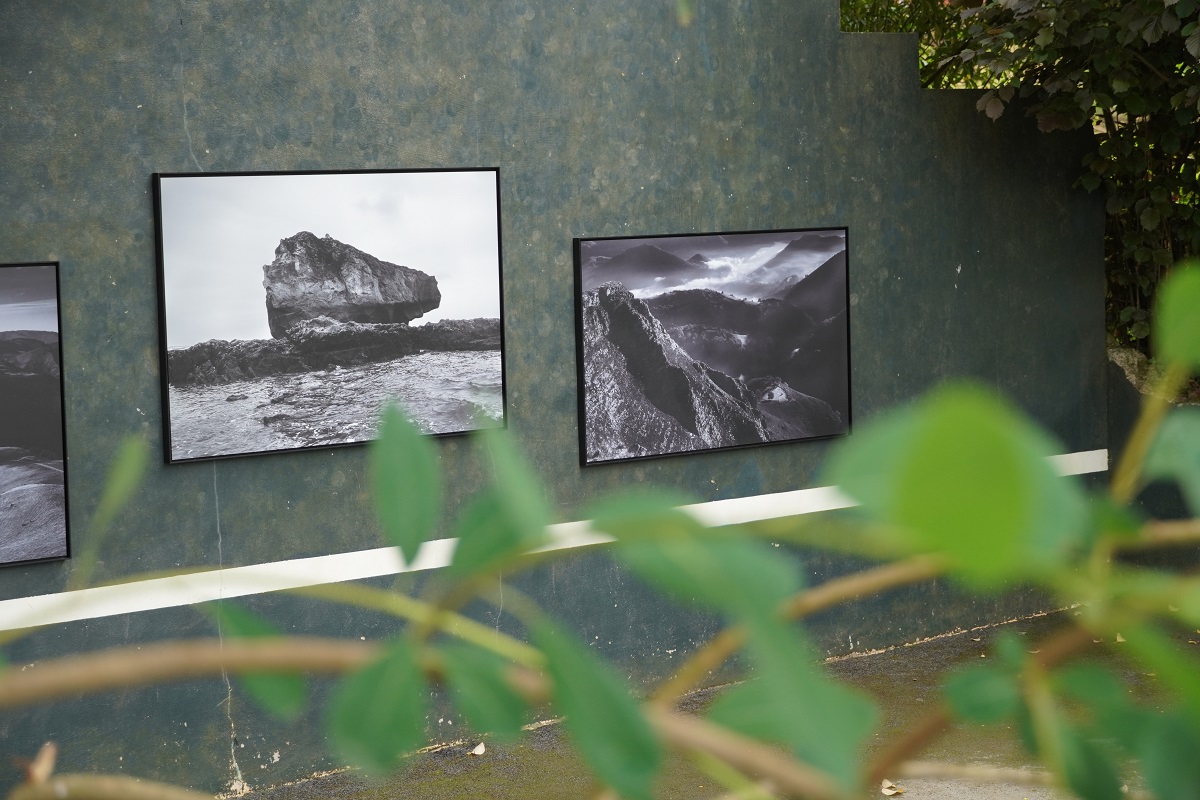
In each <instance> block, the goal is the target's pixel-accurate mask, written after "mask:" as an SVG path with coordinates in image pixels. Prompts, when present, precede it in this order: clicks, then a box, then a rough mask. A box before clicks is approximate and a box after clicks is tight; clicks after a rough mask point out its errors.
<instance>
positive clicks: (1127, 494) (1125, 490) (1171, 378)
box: [1110, 363, 1189, 504]
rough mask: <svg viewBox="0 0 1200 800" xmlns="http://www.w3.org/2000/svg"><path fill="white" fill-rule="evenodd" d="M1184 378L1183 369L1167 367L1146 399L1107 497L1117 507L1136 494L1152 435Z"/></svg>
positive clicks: (1186, 370)
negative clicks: (1110, 497)
mask: <svg viewBox="0 0 1200 800" xmlns="http://www.w3.org/2000/svg"><path fill="white" fill-rule="evenodd" d="M1188 374H1189V372H1188V368H1187V366H1186V365H1184V364H1182V363H1176V364H1171V365H1170V366H1169V367H1167V371H1166V373H1165V374H1164V375H1163V376H1162V380H1160V381H1159V384H1158V386H1157V387H1155V390H1154V391H1153V392H1151V393H1150V394H1149V395H1147V396H1146V399H1145V402H1144V404H1143V406H1142V413H1141V414H1140V415H1139V416H1138V419H1137V423H1136V424H1135V425H1134V427H1133V431H1132V432H1131V433H1130V434H1129V441H1128V442H1127V443H1126V445H1125V452H1123V453H1122V454H1121V460H1120V462H1119V463H1118V464H1117V469H1116V472H1115V473H1114V474H1113V480H1112V486H1111V487H1110V493H1111V494H1112V497H1113V499H1114V500H1116V501H1117V502H1118V503H1122V504H1123V503H1128V502H1129V501H1130V500H1132V499H1133V496H1134V493H1135V492H1136V491H1137V486H1138V480H1139V478H1140V475H1141V471H1142V464H1143V462H1144V461H1145V460H1146V454H1147V453H1149V452H1150V445H1151V444H1152V443H1153V441H1154V434H1155V433H1156V432H1157V431H1158V426H1159V425H1160V424H1161V423H1162V420H1163V417H1164V416H1166V413H1167V409H1168V408H1169V407H1170V405H1171V399H1172V398H1174V397H1176V396H1178V394H1179V391H1180V389H1182V388H1183V385H1184V383H1186V382H1187V379H1188Z"/></svg>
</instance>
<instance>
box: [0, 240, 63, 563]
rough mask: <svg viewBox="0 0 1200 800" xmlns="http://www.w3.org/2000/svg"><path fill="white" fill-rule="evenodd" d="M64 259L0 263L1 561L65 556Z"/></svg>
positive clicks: (12, 561) (35, 559) (25, 560)
mask: <svg viewBox="0 0 1200 800" xmlns="http://www.w3.org/2000/svg"><path fill="white" fill-rule="evenodd" d="M58 319H59V315H58V265H57V264H13V265H0V564H12V563H17V562H28V561H42V560H46V559H56V558H65V557H66V556H67V555H68V554H69V548H68V536H67V498H66V472H65V470H66V458H65V450H64V441H63V410H62V397H63V395H62V367H61V364H62V352H61V350H60V348H59V338H58V330H59V324H58Z"/></svg>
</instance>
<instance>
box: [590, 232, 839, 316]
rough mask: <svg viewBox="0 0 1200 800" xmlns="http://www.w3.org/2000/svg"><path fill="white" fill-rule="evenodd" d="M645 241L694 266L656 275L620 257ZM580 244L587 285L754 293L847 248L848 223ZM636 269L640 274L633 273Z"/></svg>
mask: <svg viewBox="0 0 1200 800" xmlns="http://www.w3.org/2000/svg"><path fill="white" fill-rule="evenodd" d="M645 245H649V246H652V247H655V248H658V249H659V250H663V251H665V252H667V253H670V254H671V255H673V256H675V257H677V258H679V259H682V260H684V261H688V262H689V264H691V265H692V268H691V269H687V270H683V269H677V270H673V271H672V272H671V274H668V275H657V274H655V268H656V266H655V265H653V264H646V265H644V266H642V265H641V264H639V263H637V262H633V263H626V262H625V260H623V259H621V258H620V256H621V254H623V253H625V252H627V251H629V250H633V249H634V248H637V247H641V246H645ZM789 245H791V248H790V249H788V248H789ZM580 247H581V253H580V256H581V260H582V262H583V263H582V264H581V268H582V269H583V289H584V291H587V290H590V289H593V288H595V287H596V286H599V285H600V284H602V283H604V282H606V281H609V280H617V281H621V282H623V283H625V284H626V288H628V289H630V290H631V291H632V292H633V294H634V296H636V297H640V298H643V299H645V298H650V297H655V296H657V295H660V294H664V293H666V292H674V291H682V290H687V289H713V290H715V291H724V292H726V293H728V294H732V295H736V296H742V297H752V296H755V291H754V290H755V288H761V287H762V286H764V285H769V284H774V283H777V282H778V281H780V280H783V279H785V278H788V277H791V278H794V279H796V280H799V279H801V278H804V277H805V276H807V275H808V274H809V273H810V272H812V271H813V270H815V269H816V268H817V267H819V266H821V265H822V264H824V263H825V262H826V261H828V260H829V259H830V258H831V257H832V256H834V255H836V254H837V253H840V252H842V251H844V250H845V249H846V229H845V228H820V229H811V230H779V231H765V232H754V233H726V234H719V233H714V234H701V235H686V236H647V237H640V238H612V239H584V240H581V242H580ZM635 252H640V251H635ZM697 255H699V256H702V257H703V261H702V263H695V262H691V261H690V259H692V258H693V257H695V256H697ZM627 258H628V257H627ZM610 262H611V266H610ZM638 272H640V273H641V274H640V275H636V276H635V275H634V273H638ZM630 278H636V280H630Z"/></svg>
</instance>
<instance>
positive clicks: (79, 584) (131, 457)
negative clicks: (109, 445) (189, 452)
mask: <svg viewBox="0 0 1200 800" xmlns="http://www.w3.org/2000/svg"><path fill="white" fill-rule="evenodd" d="M149 461H150V448H149V446H148V445H147V444H146V440H145V439H144V438H143V437H141V436H127V437H125V438H124V439H123V440H121V445H120V447H119V448H118V449H117V455H116V457H115V458H114V459H113V462H112V465H111V466H110V467H109V468H108V476H107V479H106V480H105V482H104V491H103V492H102V493H101V495H100V502H99V503H98V504H97V505H96V511H95V513H94V514H92V521H91V526H90V528H89V530H88V534H89V536H88V538H87V539H86V540H85V544H84V547H83V548H82V549H81V551H80V552H79V553H78V554H77V555H76V557H75V559H74V562H75V563H74V565H73V568H72V570H71V577H70V579H69V580H68V581H67V586H66V588H67V589H68V590H74V589H82V588H84V587H85V586H87V585H88V583H89V582H90V581H91V579H92V573H93V572H95V570H96V564H97V563H99V561H100V548H101V546H102V545H103V544H104V540H105V539H106V538H107V535H108V531H109V529H110V528H111V527H112V524H113V521H114V520H115V519H116V517H117V514H118V513H119V512H120V510H121V509H122V508H124V507H125V504H126V503H128V502H129V498H131V497H132V496H133V493H134V492H135V491H136V490H137V487H138V486H139V485H140V484H141V482H142V478H143V477H144V476H145V474H146V466H147V464H148V463H149Z"/></svg>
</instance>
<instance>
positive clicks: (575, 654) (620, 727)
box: [530, 620, 662, 800]
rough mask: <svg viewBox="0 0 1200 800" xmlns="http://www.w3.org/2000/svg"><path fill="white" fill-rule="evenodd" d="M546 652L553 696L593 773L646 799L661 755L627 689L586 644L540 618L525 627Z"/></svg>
mask: <svg viewBox="0 0 1200 800" xmlns="http://www.w3.org/2000/svg"><path fill="white" fill-rule="evenodd" d="M530 632H531V633H532V635H533V638H534V641H535V642H536V643H537V645H538V647H540V648H541V650H542V652H544V653H545V654H546V659H547V670H548V671H549V673H550V677H551V678H552V679H553V681H554V699H555V702H556V703H557V705H558V708H559V710H560V711H561V712H562V713H563V714H564V715H565V716H566V726H567V730H568V731H570V733H571V736H572V737H573V738H574V740H575V743H576V745H577V746H578V747H579V752H580V754H581V755H582V756H583V759H584V761H586V762H587V764H588V766H590V767H591V769H592V771H593V772H594V773H595V774H596V777H597V778H599V779H600V780H601V781H603V782H604V783H605V784H607V785H608V786H611V787H612V788H613V789H615V790H616V791H617V792H619V793H620V794H621V795H622V796H623V797H626V798H630V799H631V800H650V798H651V792H650V783H651V780H652V779H653V777H654V774H655V772H656V771H657V770H658V765H659V762H660V761H661V759H662V753H661V749H660V746H659V743H658V740H657V739H656V738H655V736H654V733H653V731H652V730H651V728H650V725H649V723H647V722H646V719H645V718H644V717H643V716H642V714H641V711H640V710H639V709H638V707H637V703H635V702H634V700H633V698H632V697H631V696H630V694H629V690H628V688H627V687H626V686H625V685H624V683H623V682H622V681H621V680H620V679H619V678H618V677H617V676H616V675H615V674H614V672H613V671H612V670H611V669H610V668H609V667H608V666H607V665H605V664H604V663H603V662H601V661H600V660H599V659H598V658H597V657H596V656H595V655H594V654H593V653H591V652H590V651H589V650H588V649H587V648H586V647H584V646H583V645H581V644H580V643H578V642H577V641H575V640H574V639H572V638H571V637H570V636H568V635H567V634H565V633H563V632H562V631H560V630H559V629H558V628H557V627H555V626H554V625H553V624H552V623H550V622H549V621H546V620H542V621H539V622H537V623H535V624H533V625H532V626H531V631H530Z"/></svg>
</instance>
